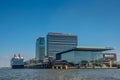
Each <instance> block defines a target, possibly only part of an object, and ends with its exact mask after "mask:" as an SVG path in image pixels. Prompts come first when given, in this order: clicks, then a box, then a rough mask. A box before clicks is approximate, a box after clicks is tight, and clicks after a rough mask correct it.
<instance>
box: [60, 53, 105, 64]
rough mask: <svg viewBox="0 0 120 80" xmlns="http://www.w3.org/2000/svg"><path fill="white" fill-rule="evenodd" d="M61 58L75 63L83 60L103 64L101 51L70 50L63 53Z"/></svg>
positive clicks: (80, 62)
mask: <svg viewBox="0 0 120 80" xmlns="http://www.w3.org/2000/svg"><path fill="white" fill-rule="evenodd" d="M61 59H62V60H67V61H68V62H72V63H75V64H82V63H83V62H87V63H89V64H91V63H92V64H93V63H94V64H102V60H103V53H102V52H101V51H70V52H66V53H64V54H62V55H61Z"/></svg>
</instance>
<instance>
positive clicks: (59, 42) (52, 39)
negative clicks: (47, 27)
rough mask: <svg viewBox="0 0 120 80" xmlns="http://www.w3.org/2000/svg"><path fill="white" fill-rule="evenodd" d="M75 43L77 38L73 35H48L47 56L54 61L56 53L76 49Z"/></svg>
mask: <svg viewBox="0 0 120 80" xmlns="http://www.w3.org/2000/svg"><path fill="white" fill-rule="evenodd" d="M77 42H78V41H77V36H76V35H73V34H64V33H53V32H51V33H48V35H47V55H48V56H53V58H54V59H55V58H56V53H58V52H61V51H64V50H67V49H71V48H73V47H76V46H77Z"/></svg>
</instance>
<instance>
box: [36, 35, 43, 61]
mask: <svg viewBox="0 0 120 80" xmlns="http://www.w3.org/2000/svg"><path fill="white" fill-rule="evenodd" d="M44 58H45V38H44V37H39V38H38V39H37V40H36V59H37V60H43V59H44Z"/></svg>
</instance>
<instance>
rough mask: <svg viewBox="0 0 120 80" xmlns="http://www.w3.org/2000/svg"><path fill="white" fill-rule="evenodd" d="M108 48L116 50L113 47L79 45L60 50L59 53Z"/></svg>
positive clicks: (105, 49)
mask: <svg viewBox="0 0 120 80" xmlns="http://www.w3.org/2000/svg"><path fill="white" fill-rule="evenodd" d="M107 50H114V48H112V47H83V46H77V47H75V48H71V49H69V50H65V51H62V52H59V53H57V54H63V53H66V52H70V51H107Z"/></svg>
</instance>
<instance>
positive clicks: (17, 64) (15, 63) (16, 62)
mask: <svg viewBox="0 0 120 80" xmlns="http://www.w3.org/2000/svg"><path fill="white" fill-rule="evenodd" d="M11 67H12V69H19V68H24V58H23V57H21V56H20V54H18V56H16V54H14V57H13V58H12V59H11Z"/></svg>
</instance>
